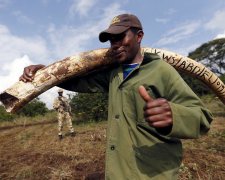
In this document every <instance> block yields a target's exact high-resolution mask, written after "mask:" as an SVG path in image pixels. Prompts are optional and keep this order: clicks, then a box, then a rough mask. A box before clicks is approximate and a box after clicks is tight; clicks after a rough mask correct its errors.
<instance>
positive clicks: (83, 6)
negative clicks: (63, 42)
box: [69, 0, 97, 18]
mask: <svg viewBox="0 0 225 180" xmlns="http://www.w3.org/2000/svg"><path fill="white" fill-rule="evenodd" d="M96 3H97V0H73V4H72V5H71V7H70V9H69V15H70V17H71V18H72V17H74V16H75V15H76V14H77V13H78V14H79V15H80V16H87V15H88V12H89V11H90V9H92V7H93V6H94V5H95V4H96Z"/></svg>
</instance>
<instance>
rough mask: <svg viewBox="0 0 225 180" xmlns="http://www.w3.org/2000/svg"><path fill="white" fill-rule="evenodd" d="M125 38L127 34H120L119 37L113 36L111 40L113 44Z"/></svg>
mask: <svg viewBox="0 0 225 180" xmlns="http://www.w3.org/2000/svg"><path fill="white" fill-rule="evenodd" d="M124 37H125V33H122V34H118V35H115V36H112V37H111V38H110V40H111V41H112V42H117V41H120V40H122V39H123V38H124Z"/></svg>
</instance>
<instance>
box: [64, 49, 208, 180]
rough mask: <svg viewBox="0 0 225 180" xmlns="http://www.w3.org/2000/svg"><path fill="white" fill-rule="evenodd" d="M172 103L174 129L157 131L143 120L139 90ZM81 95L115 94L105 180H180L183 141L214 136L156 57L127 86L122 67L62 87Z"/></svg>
mask: <svg viewBox="0 0 225 180" xmlns="http://www.w3.org/2000/svg"><path fill="white" fill-rule="evenodd" d="M140 85H144V86H145V87H147V89H148V91H149V94H150V95H151V96H152V97H155V98H157V97H164V98H166V99H167V100H168V101H169V102H170V106H171V108H172V116H173V127H172V130H171V131H168V129H166V128H163V129H155V128H152V127H150V126H149V125H148V124H147V123H146V122H145V120H144V117H143V106H144V101H143V100H142V98H141V97H140V95H139V93H138V87H139V86H140ZM60 86H61V87H63V88H66V89H68V90H73V91H78V92H99V91H100V92H103V91H107V92H109V111H108V129H107V148H106V169H105V178H106V179H110V180H120V179H121V180H124V179H129V180H133V179H134V180H138V179H140V180H144V179H159V180H162V179H176V176H177V172H178V169H179V166H180V164H181V161H182V144H181V141H180V138H197V137H199V136H200V135H201V134H202V133H206V132H207V131H208V130H209V126H210V122H211V121H212V116H211V114H210V112H209V111H208V110H207V109H205V108H204V106H203V105H202V103H201V101H200V99H199V98H198V97H197V96H196V95H195V94H194V93H193V92H192V90H191V89H190V88H189V86H187V84H186V83H185V82H184V81H183V79H182V78H181V77H180V76H179V74H178V73H177V72H176V70H175V69H174V68H173V67H172V66H170V65H169V64H167V63H166V62H164V61H163V60H161V59H159V57H158V56H157V55H155V54H149V53H145V55H144V60H143V62H142V64H141V65H140V66H138V67H136V68H135V69H134V70H133V71H132V72H131V73H130V74H129V75H128V77H127V78H126V79H125V80H123V72H122V67H121V66H118V67H115V68H113V69H111V70H105V71H104V72H99V73H95V74H91V75H89V76H87V77H83V78H80V79H79V80H78V79H73V80H70V81H68V82H65V83H64V84H61V85H60Z"/></svg>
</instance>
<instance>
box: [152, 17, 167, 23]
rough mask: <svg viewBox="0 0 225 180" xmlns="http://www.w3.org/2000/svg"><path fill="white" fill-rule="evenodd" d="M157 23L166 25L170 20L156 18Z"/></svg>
mask: <svg viewBox="0 0 225 180" xmlns="http://www.w3.org/2000/svg"><path fill="white" fill-rule="evenodd" d="M155 21H156V22H158V23H163V24H166V23H167V22H169V21H170V20H169V19H168V18H156V19H155Z"/></svg>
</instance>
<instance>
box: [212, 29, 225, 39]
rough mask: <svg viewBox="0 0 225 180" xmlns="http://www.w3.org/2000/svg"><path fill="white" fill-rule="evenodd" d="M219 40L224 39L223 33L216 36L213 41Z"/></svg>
mask: <svg viewBox="0 0 225 180" xmlns="http://www.w3.org/2000/svg"><path fill="white" fill-rule="evenodd" d="M220 38H225V31H224V33H221V34H217V35H216V37H215V38H214V39H220Z"/></svg>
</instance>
